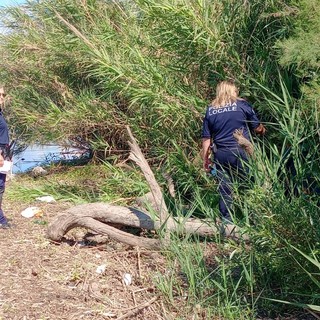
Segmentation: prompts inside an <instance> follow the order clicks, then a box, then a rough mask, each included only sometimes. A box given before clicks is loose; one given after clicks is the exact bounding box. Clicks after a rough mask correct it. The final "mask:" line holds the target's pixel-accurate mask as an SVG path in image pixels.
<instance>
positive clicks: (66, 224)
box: [47, 203, 217, 249]
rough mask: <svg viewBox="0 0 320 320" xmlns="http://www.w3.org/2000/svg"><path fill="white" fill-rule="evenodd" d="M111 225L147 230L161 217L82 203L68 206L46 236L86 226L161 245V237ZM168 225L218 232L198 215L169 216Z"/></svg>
mask: <svg viewBox="0 0 320 320" xmlns="http://www.w3.org/2000/svg"><path fill="white" fill-rule="evenodd" d="M110 225H121V226H128V227H135V228H141V229H146V230H159V229H160V228H161V223H160V221H153V220H152V219H151V217H150V216H149V215H148V214H147V213H145V212H143V211H141V210H139V209H135V208H130V207H122V206H113V205H109V204H106V203H89V204H82V205H78V206H75V207H72V208H70V209H68V210H65V211H64V212H63V213H62V214H61V215H59V216H58V217H57V218H56V219H55V220H54V221H53V222H52V223H51V224H50V225H49V227H48V230H47V236H48V237H49V238H50V239H51V240H54V241H60V240H61V239H62V237H63V236H64V235H65V234H66V233H67V232H68V231H69V230H71V229H73V228H76V227H85V228H88V229H90V230H92V231H94V232H97V233H99V234H103V235H108V236H109V237H110V238H112V239H114V240H117V241H120V242H124V243H126V244H129V245H133V246H141V247H146V248H150V249H159V248H160V247H161V245H160V241H159V240H155V239H148V238H141V237H137V236H134V235H131V234H129V233H127V232H123V231H121V230H118V229H117V228H114V227H112V226H110ZM166 228H167V230H169V231H176V232H181V233H194V234H198V235H201V236H209V235H213V234H215V233H216V232H217V229H216V227H215V226H210V225H208V224H207V223H206V222H204V221H201V220H198V219H192V218H189V219H174V218H172V217H170V218H168V220H167V222H166Z"/></svg>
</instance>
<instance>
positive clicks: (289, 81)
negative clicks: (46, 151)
mask: <svg viewBox="0 0 320 320" xmlns="http://www.w3.org/2000/svg"><path fill="white" fill-rule="evenodd" d="M319 16H320V4H319V3H318V1H316V0H297V1H291V0H267V1H266V0H256V1H247V0H241V1H239V0H217V1H209V0H163V1H156V0H132V1H129V0H127V1H116V0H113V1H108V0H104V1H103V0H87V1H76V0H54V1H53V0H52V1H50V0H44V1H31V0H30V1H28V2H27V4H26V5H24V6H21V7H11V8H6V9H4V10H2V14H1V21H2V24H3V25H4V26H5V28H6V32H3V34H2V35H1V38H0V43H1V46H0V50H1V55H2V59H1V62H0V64H1V70H0V74H1V78H2V79H3V81H4V82H5V83H7V84H8V87H9V89H10V95H11V96H12V102H11V104H10V106H9V108H8V109H9V113H8V115H7V117H8V120H9V121H10V123H11V125H12V126H14V128H15V135H16V136H17V137H20V136H22V137H23V139H24V140H25V141H28V142H34V141H37V142H46V141H53V140H54V141H61V140H71V141H74V142H76V143H79V144H84V143H88V144H89V145H90V146H91V147H92V148H93V149H94V150H95V151H96V153H97V154H98V155H99V157H101V158H103V160H104V161H106V160H107V161H106V164H105V166H106V167H107V168H108V170H109V171H110V172H112V173H113V177H114V180H112V178H110V177H109V179H108V182H105V183H102V186H101V188H100V190H97V191H96V192H93V193H92V194H93V195H92V194H91V195H90V199H89V198H87V197H86V196H85V195H84V193H83V192H81V195H80V194H78V195H77V196H76V197H77V199H79V198H81V197H82V198H83V199H84V201H88V200H90V201H95V200H101V199H110V197H109V196H106V195H108V194H109V195H110V194H112V192H114V197H115V198H116V197H119V196H128V197H129V196H132V195H133V192H132V190H134V192H136V194H139V192H142V191H145V190H146V186H145V185H143V183H141V177H139V179H136V178H135V177H137V176H138V175H139V174H138V173H134V172H130V175H128V173H124V172H122V171H121V170H120V169H118V168H115V167H113V166H112V165H110V163H111V164H115V163H116V162H117V161H118V160H119V159H124V158H125V157H126V156H127V155H128V147H127V142H126V141H127V136H126V126H130V128H131V130H132V131H133V133H134V135H135V137H136V138H137V140H138V142H139V144H140V146H141V148H142V149H143V151H144V153H145V155H146V156H147V157H148V159H150V163H151V164H152V165H153V166H155V167H157V168H159V167H160V168H161V170H157V172H158V178H159V180H160V181H162V180H161V179H162V177H161V176H160V174H159V172H161V171H162V170H165V171H167V172H169V173H170V174H171V175H172V177H173V179H174V181H175V184H176V191H177V197H176V199H175V200H170V201H171V203H170V204H171V205H170V206H169V207H170V209H171V211H172V214H175V215H180V214H181V215H188V216H189V215H198V216H201V217H205V218H208V219H212V220H213V219H215V218H216V217H217V216H218V212H217V209H216V207H217V194H216V184H215V182H214V181H213V180H212V179H210V178H208V177H206V176H205V175H204V174H203V173H202V171H201V164H199V161H197V157H198V154H199V149H200V148H199V141H200V133H201V120H202V116H203V114H204V111H205V107H206V105H207V104H208V103H209V102H210V101H211V99H212V98H213V95H214V91H213V90H214V88H215V86H216V84H217V83H218V82H219V81H221V80H224V79H234V80H235V81H236V83H237V85H238V86H239V87H240V92H241V95H242V96H243V97H245V98H247V99H248V100H249V101H250V102H251V103H253V105H254V107H255V109H256V110H258V111H259V113H260V117H261V118H262V119H263V120H264V121H265V122H266V127H267V130H268V132H267V137H266V138H264V139H263V140H260V141H258V140H257V138H254V139H255V145H256V156H255V160H252V161H251V162H250V164H249V165H250V166H251V173H252V176H253V177H252V179H251V180H250V182H249V183H248V185H247V186H246V191H242V192H241V188H237V189H236V190H235V195H234V197H235V202H236V212H235V214H236V216H237V219H238V223H239V225H240V226H242V228H243V230H244V232H246V233H248V234H249V235H250V239H251V242H250V246H249V247H248V246H247V245H245V243H240V244H235V243H232V242H230V243H227V242H226V241H225V240H222V239H219V237H218V238H217V239H215V240H217V241H218V243H220V245H221V252H222V254H218V255H217V256H216V258H215V261H216V265H215V268H214V269H213V270H211V271H210V270H209V269H208V268H207V266H206V265H205V263H204V253H203V252H202V247H201V246H199V241H200V240H199V241H197V240H196V239H194V238H186V239H184V240H181V239H179V238H178V239H174V236H173V242H172V248H171V253H172V255H171V254H170V255H169V258H171V259H172V263H173V266H172V269H174V268H175V267H174V266H176V261H178V262H179V265H180V268H181V270H182V272H183V274H184V275H185V276H186V278H187V284H188V286H187V289H186V288H184V287H180V284H179V280H178V278H176V277H175V276H176V275H175V274H174V273H172V274H171V273H170V274H169V275H164V276H159V278H158V281H159V284H158V285H159V288H160V290H162V291H163V293H164V294H165V295H167V297H168V303H174V300H175V298H176V297H177V296H179V295H182V294H185V290H187V295H188V297H189V298H190V299H189V303H190V305H191V306H192V305H198V306H199V305H200V306H201V307H202V308H206V309H207V312H208V313H209V314H210V315H212V316H219V317H221V318H226V319H255V317H256V316H257V313H259V312H262V311H261V310H264V313H265V314H269V315H272V313H273V314H276V313H277V312H280V311H279V310H281V306H283V305H285V306H289V308H290V307H294V306H296V307H302V308H305V309H307V310H308V311H309V312H310V313H314V312H319V311H320V301H319V294H318V292H319V287H320V279H319V269H320V262H319V258H318V257H319V250H320V248H319V243H320V229H319V227H318V225H317V221H318V220H319V199H318V198H319V182H320V181H319V180H320V172H319V156H320V153H319V150H318V145H319V138H320V132H319V116H318V115H319V99H320V91H319V88H320V82H319V76H318V71H319V52H320V50H319V46H320V41H319V36H318V34H319V31H320V22H319V21H320V19H319ZM122 178H123V180H122ZM99 181H100V180H99ZM119 181H121V184H122V185H123V186H124V187H123V188H121V190H119ZM135 181H139V186H138V187H137V184H136V185H135V184H134V182H135ZM127 186H130V187H127ZM131 186H134V187H133V188H131ZM52 188H53V187H52V186H51V191H52ZM130 190H131V191H130ZM237 190H240V191H237ZM68 196H70V193H68ZM177 199H178V200H177ZM168 201H169V200H168ZM186 208H187V210H186ZM226 246H228V249H226ZM183 292H184V293H183ZM289 310H290V309H289ZM287 312H288V310H287Z"/></svg>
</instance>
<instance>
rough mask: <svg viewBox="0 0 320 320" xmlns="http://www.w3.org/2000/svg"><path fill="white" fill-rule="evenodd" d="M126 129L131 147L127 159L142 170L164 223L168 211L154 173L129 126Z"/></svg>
mask: <svg viewBox="0 0 320 320" xmlns="http://www.w3.org/2000/svg"><path fill="white" fill-rule="evenodd" d="M127 131H128V134H129V137H130V141H129V142H128V143H129V146H130V149H131V152H130V156H129V159H131V160H132V161H134V162H135V163H136V164H137V165H138V166H139V167H140V169H141V170H142V172H143V174H144V176H145V178H146V180H147V182H148V184H149V186H150V191H151V193H152V195H153V198H154V203H155V205H156V209H157V210H156V211H157V212H158V213H159V218H160V223H165V221H166V220H167V219H168V217H169V213H168V208H167V206H166V204H165V202H164V198H163V195H162V191H161V188H160V186H159V184H158V182H157V180H156V178H155V177H154V174H153V172H152V170H151V168H150V166H149V164H148V162H147V160H146V159H145V157H144V156H143V153H142V152H141V149H140V147H139V145H138V144H137V142H136V140H135V138H134V137H133V135H132V133H131V130H130V128H129V127H127Z"/></svg>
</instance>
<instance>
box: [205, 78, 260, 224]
mask: <svg viewBox="0 0 320 320" xmlns="http://www.w3.org/2000/svg"><path fill="white" fill-rule="evenodd" d="M236 129H240V130H242V131H243V136H244V137H245V138H247V139H248V140H249V141H250V131H251V132H255V133H257V134H260V135H264V134H265V127H264V126H263V125H262V124H261V123H260V121H259V119H258V117H257V115H256V113H255V112H254V110H253V108H252V107H251V105H250V104H249V103H248V102H247V101H245V100H244V99H242V98H240V97H239V92H238V89H237V87H236V86H235V85H234V84H233V83H232V82H229V81H222V82H221V83H219V84H218V86H217V88H216V97H215V99H214V100H213V101H212V103H211V105H209V106H208V108H207V111H206V115H205V117H204V120H203V129H202V157H203V167H204V169H205V170H206V171H207V172H210V170H211V169H210V167H209V165H210V160H209V154H210V153H211V147H212V146H213V145H214V146H215V147H214V148H212V149H214V150H212V151H213V153H214V164H215V165H216V171H217V178H218V181H219V193H220V201H219V210H220V213H221V216H222V220H223V221H225V222H232V216H231V207H232V182H233V179H234V178H235V177H245V176H246V174H247V168H246V167H245V166H244V162H245V161H246V160H247V154H246V152H245V150H244V149H242V148H241V147H240V146H239V145H238V142H237V141H236V139H235V138H234V137H233V132H234V131H235V130H236ZM212 143H213V144H212Z"/></svg>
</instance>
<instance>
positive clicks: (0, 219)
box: [0, 173, 8, 224]
mask: <svg viewBox="0 0 320 320" xmlns="http://www.w3.org/2000/svg"><path fill="white" fill-rule="evenodd" d="M6 178H7V175H6V174H3V173H0V224H4V223H7V222H8V221H7V219H6V217H5V216H4V214H3V211H2V198H3V194H4V190H5V186H6Z"/></svg>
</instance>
